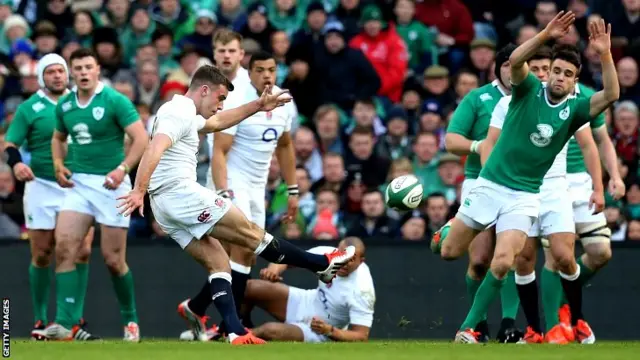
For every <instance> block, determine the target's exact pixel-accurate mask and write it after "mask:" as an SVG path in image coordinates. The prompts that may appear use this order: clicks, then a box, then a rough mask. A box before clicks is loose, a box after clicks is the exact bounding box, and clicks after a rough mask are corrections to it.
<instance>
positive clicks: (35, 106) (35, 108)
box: [31, 101, 45, 113]
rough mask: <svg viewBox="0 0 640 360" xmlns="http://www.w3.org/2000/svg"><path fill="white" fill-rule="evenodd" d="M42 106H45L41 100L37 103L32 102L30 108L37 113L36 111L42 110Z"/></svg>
mask: <svg viewBox="0 0 640 360" xmlns="http://www.w3.org/2000/svg"><path fill="white" fill-rule="evenodd" d="M44 107H45V106H44V104H43V103H42V102H40V101H38V102H37V103H35V104H33V105H32V106H31V109H32V110H33V112H36V113H38V112H40V111H42V110H44Z"/></svg>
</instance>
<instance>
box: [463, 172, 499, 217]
mask: <svg viewBox="0 0 640 360" xmlns="http://www.w3.org/2000/svg"><path fill="white" fill-rule="evenodd" d="M477 180H478V179H464V181H463V182H462V191H461V192H460V199H461V200H464V199H465V198H466V197H467V196H469V192H470V191H471V189H473V188H474V187H475V186H476V183H477ZM495 224H496V222H495V221H494V222H492V223H491V224H489V226H487V228H489V227H492V226H494V225H495Z"/></svg>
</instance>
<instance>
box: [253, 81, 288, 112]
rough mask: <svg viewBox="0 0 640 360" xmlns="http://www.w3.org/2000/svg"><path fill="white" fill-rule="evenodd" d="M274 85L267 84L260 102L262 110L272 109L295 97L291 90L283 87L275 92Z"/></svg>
mask: <svg viewBox="0 0 640 360" xmlns="http://www.w3.org/2000/svg"><path fill="white" fill-rule="evenodd" d="M272 90H273V87H272V86H270V85H267V87H265V89H264V91H263V92H262V95H261V96H260V99H258V103H259V104H260V111H271V110H273V109H275V108H277V107H279V106H283V105H284V104H286V103H288V102H290V101H291V100H292V99H293V98H292V97H291V95H289V90H285V89H281V90H278V91H277V92H275V93H273V91H272Z"/></svg>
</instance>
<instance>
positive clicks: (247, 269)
mask: <svg viewBox="0 0 640 360" xmlns="http://www.w3.org/2000/svg"><path fill="white" fill-rule="evenodd" d="M229 265H230V266H231V270H232V271H235V272H239V273H241V274H251V266H244V265H242V264H238V263H237V262H233V261H232V260H229Z"/></svg>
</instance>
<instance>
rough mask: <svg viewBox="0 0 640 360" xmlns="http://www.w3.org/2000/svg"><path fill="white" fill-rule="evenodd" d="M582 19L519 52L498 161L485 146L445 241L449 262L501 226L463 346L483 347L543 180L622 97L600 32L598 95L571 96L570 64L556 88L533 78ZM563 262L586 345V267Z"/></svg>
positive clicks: (549, 30)
mask: <svg viewBox="0 0 640 360" xmlns="http://www.w3.org/2000/svg"><path fill="white" fill-rule="evenodd" d="M574 21H575V16H574V15H573V13H571V12H568V13H566V14H565V13H564V12H561V13H559V14H558V15H557V16H556V17H555V18H554V19H553V20H552V21H551V22H550V23H549V24H548V25H547V27H546V28H545V29H544V30H543V31H541V32H540V33H539V34H538V35H536V37H534V38H533V39H531V40H529V41H527V42H525V43H524V44H522V45H520V46H519V47H518V48H517V49H516V50H515V51H514V52H513V53H512V54H511V57H510V59H509V62H510V63H511V83H512V84H513V95H512V100H511V104H510V106H509V112H508V113H507V117H506V120H505V124H504V127H503V129H502V136H500V137H499V138H498V141H497V143H496V145H495V148H494V151H491V155H492V156H489V155H490V154H488V153H486V152H484V149H483V148H482V146H481V150H480V155H481V159H482V160H483V161H486V162H485V163H484V167H483V168H482V170H481V172H480V176H479V179H478V181H477V184H476V186H475V187H474V188H473V189H472V190H471V191H470V193H469V195H468V196H467V197H466V198H465V199H464V200H463V202H462V206H461V208H460V210H459V211H458V213H457V214H456V217H455V218H454V220H453V222H452V223H451V226H450V229H449V232H448V234H447V236H446V237H443V238H441V240H440V241H442V242H443V243H442V245H441V255H442V257H443V258H445V259H454V258H457V257H459V256H461V255H463V254H464V252H465V251H466V250H467V249H468V247H469V243H470V242H471V241H472V240H473V238H474V237H475V236H476V235H477V234H478V233H479V232H480V231H482V230H484V229H485V228H486V227H487V226H488V225H489V224H491V223H492V222H494V221H497V222H496V233H497V241H496V249H495V252H494V256H493V260H492V262H491V269H490V271H489V272H488V274H487V276H486V277H485V279H484V281H483V283H482V285H480V288H479V289H478V293H477V295H476V298H475V300H474V303H473V306H472V307H471V311H470V312H469V314H468V316H467V318H466V319H465V321H464V323H463V324H462V326H461V327H460V331H459V332H458V333H457V334H456V341H458V342H469V343H475V342H477V334H476V333H475V331H474V330H473V326H475V324H477V323H478V322H479V321H480V320H481V317H482V315H483V314H484V312H486V310H487V308H488V306H489V304H490V303H491V302H492V301H493V298H494V297H495V296H496V295H497V291H499V289H500V287H501V286H502V283H503V281H504V277H505V276H506V274H507V272H508V271H509V269H510V268H511V267H512V266H513V265H514V263H515V256H516V255H517V254H518V253H519V252H520V251H521V250H522V248H523V247H524V244H525V241H526V238H527V233H528V231H529V229H530V228H531V226H532V225H533V222H534V221H535V220H536V219H537V217H538V214H539V210H540V200H539V192H540V186H541V185H542V180H543V178H544V175H545V174H546V173H547V171H548V170H549V168H550V167H551V165H552V163H553V160H554V158H555V157H556V155H557V154H558V153H559V152H560V151H561V150H562V148H563V147H564V145H565V144H566V142H567V141H568V140H569V139H570V138H571V136H573V134H574V133H575V132H576V131H577V130H578V129H579V128H580V127H582V125H584V124H586V123H587V122H589V121H590V119H591V118H593V117H595V116H597V115H598V114H600V113H601V112H602V111H603V110H604V109H605V108H606V107H607V106H609V105H610V104H611V103H613V102H614V101H615V100H617V99H618V97H619V94H620V88H619V86H618V82H617V76H616V72H615V67H614V65H613V60H612V58H611V53H610V51H609V41H608V39H609V38H608V32H606V33H605V32H600V30H598V32H597V35H596V36H594V39H593V40H592V43H593V45H594V46H595V49H596V51H597V52H598V53H599V54H600V55H601V59H602V64H603V83H604V90H602V91H599V92H597V93H596V94H594V95H593V96H591V97H590V98H581V99H576V98H575V97H569V95H570V94H571V93H572V91H573V88H574V87H575V79H576V76H577V74H578V68H577V66H576V65H575V64H572V63H571V62H569V61H567V60H564V59H557V60H555V61H554V64H552V65H553V70H552V79H551V81H550V86H548V87H546V88H545V87H543V86H542V83H541V82H540V81H539V80H538V79H537V78H536V77H535V76H534V75H533V74H530V73H529V71H528V66H527V64H526V61H527V59H528V58H529V57H530V56H532V55H533V54H535V52H536V50H537V49H538V48H539V47H541V46H542V45H544V43H545V42H546V41H548V40H551V39H557V38H560V37H562V36H564V34H566V32H567V31H568V29H569V28H570V26H571V24H573V22H574ZM599 29H600V27H599ZM554 77H555V80H554ZM487 158H488V159H487ZM439 235H440V234H439V233H437V234H436V235H435V236H439ZM558 265H559V268H560V275H561V276H562V286H563V288H564V291H565V293H566V295H567V300H568V302H569V305H570V307H571V311H572V314H571V315H572V319H571V322H572V324H571V325H572V326H573V328H572V327H571V326H569V327H567V328H565V330H566V336H567V337H569V336H571V335H573V334H574V330H576V329H581V330H580V331H579V332H577V334H576V335H577V336H578V340H582V339H581V338H582V337H583V335H584V334H585V333H588V334H590V333H591V330H590V329H589V326H588V324H587V323H586V322H585V321H584V319H583V316H582V313H581V310H582V287H581V286H580V283H579V282H578V281H576V280H577V279H578V277H579V275H580V273H579V271H580V269H579V268H578V266H577V264H576V262H575V259H574V258H573V257H571V258H570V259H568V260H567V262H566V263H562V264H558ZM587 330H588V332H587Z"/></svg>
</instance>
